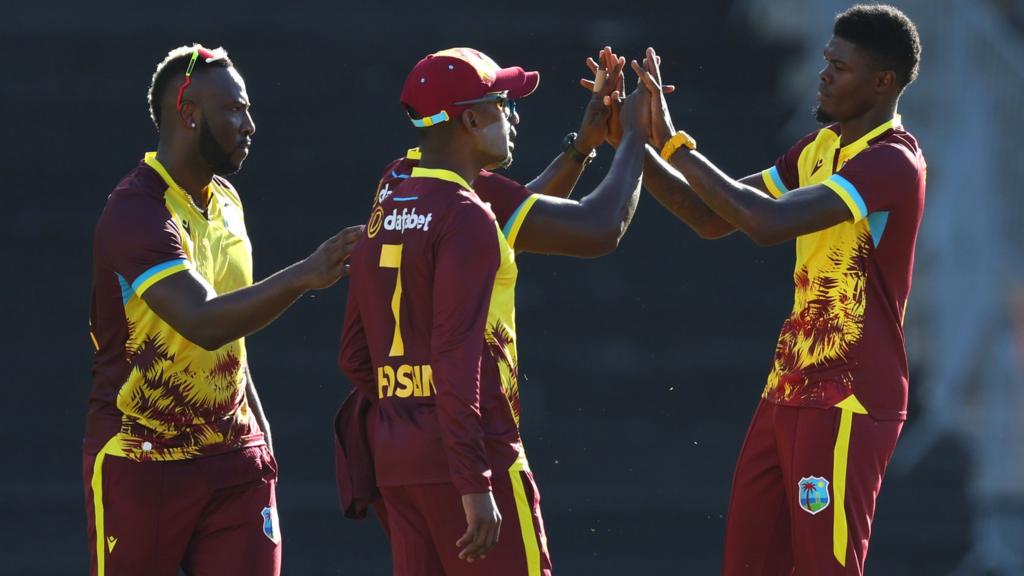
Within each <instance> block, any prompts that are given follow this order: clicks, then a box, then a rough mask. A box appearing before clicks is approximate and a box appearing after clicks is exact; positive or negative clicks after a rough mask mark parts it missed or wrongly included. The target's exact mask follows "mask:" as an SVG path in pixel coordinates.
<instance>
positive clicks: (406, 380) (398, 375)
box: [377, 364, 437, 398]
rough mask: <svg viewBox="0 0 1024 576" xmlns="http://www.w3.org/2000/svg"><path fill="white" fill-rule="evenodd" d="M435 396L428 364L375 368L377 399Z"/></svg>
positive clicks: (432, 375)
mask: <svg viewBox="0 0 1024 576" xmlns="http://www.w3.org/2000/svg"><path fill="white" fill-rule="evenodd" d="M436 394H437V389H436V388H434V372H433V370H431V368H430V365H429V364H423V365H420V366H410V365H409V364H402V365H401V366H398V367H397V368H392V367H391V366H379V367H378V368H377V397H378V398H391V397H392V396H397V397H399V398H409V397H426V396H433V395H436Z"/></svg>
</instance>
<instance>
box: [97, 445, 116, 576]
mask: <svg viewBox="0 0 1024 576" xmlns="http://www.w3.org/2000/svg"><path fill="white" fill-rule="evenodd" d="M108 455H109V456H124V451H123V450H122V449H121V435H120V434H117V435H115V436H114V437H113V438H111V439H110V440H108V441H107V443H106V444H105V445H104V446H103V448H102V449H101V450H100V451H99V453H98V454H96V459H95V460H94V461H93V463H92V480H91V482H90V486H92V505H93V523H94V524H95V525H96V576H104V574H105V573H106V564H107V551H106V546H104V543H105V542H106V540H107V538H106V534H105V532H104V524H103V461H104V460H105V459H106V457H107V456H108Z"/></svg>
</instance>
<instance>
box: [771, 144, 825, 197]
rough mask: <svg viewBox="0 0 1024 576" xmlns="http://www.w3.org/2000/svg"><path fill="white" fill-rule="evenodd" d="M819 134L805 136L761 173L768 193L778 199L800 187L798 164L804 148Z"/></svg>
mask: <svg viewBox="0 0 1024 576" xmlns="http://www.w3.org/2000/svg"><path fill="white" fill-rule="evenodd" d="M817 135H818V133H817V132H812V133H811V134H808V135H807V136H804V137H803V138H802V139H800V140H799V141H798V142H797V143H796V144H794V145H793V146H791V147H790V149H789V150H787V151H786V153H785V154H783V155H782V156H779V158H778V159H777V160H775V165H774V166H772V167H771V168H768V169H767V170H763V171H761V180H763V181H764V185H765V188H767V190H768V193H769V194H771V195H772V196H774V197H775V198H778V197H779V196H782V195H783V194H785V193H786V192H789V191H790V190H793V189H795V188H799V187H800V172H799V171H798V169H797V162H798V161H799V160H800V154H801V153H803V151H804V148H806V147H807V145H808V144H810V143H811V142H813V141H814V139H815V138H816V137H817Z"/></svg>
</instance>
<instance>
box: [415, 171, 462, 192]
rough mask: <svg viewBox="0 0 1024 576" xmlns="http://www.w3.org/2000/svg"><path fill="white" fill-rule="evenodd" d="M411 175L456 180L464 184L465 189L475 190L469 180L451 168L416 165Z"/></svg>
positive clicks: (459, 183) (456, 182)
mask: <svg viewBox="0 0 1024 576" xmlns="http://www.w3.org/2000/svg"><path fill="white" fill-rule="evenodd" d="M410 176H411V177H413V178H437V179H438V180H445V181H448V182H454V183H455V184H458V185H459V186H462V189H463V190H468V191H470V192H472V191H473V187H472V186H470V185H469V182H466V180H465V179H463V177H462V176H459V175H458V174H456V173H455V172H452V171H451V170H445V169H443V168H421V167H419V166H416V167H414V168H413V169H412V174H411V175H410Z"/></svg>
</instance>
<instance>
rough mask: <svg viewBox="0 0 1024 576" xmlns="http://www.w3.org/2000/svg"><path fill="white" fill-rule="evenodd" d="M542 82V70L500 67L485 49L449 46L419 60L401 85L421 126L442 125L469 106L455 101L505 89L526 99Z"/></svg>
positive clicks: (406, 103)
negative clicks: (533, 70) (482, 50)
mask: <svg viewBox="0 0 1024 576" xmlns="http://www.w3.org/2000/svg"><path fill="white" fill-rule="evenodd" d="M539 83H540V73H539V72H532V71H531V72H527V71H526V70H523V69H522V68H520V67H519V66H513V67H511V68H501V67H499V66H498V65H497V64H496V63H495V62H494V60H491V59H490V58H489V57H488V56H487V55H486V54H484V53H483V52H480V51H477V50H474V49H472V48H449V49H448V50H441V51H440V52H435V53H433V54H430V55H428V56H427V57H426V58H424V59H422V60H420V61H419V62H417V63H416V66H414V67H413V69H412V72H410V73H409V76H408V77H407V78H406V79H405V85H404V86H402V99H401V101H402V105H404V106H405V107H406V108H411V109H412V110H415V111H416V113H417V114H419V115H420V116H421V118H414V119H412V123H413V125H414V126H418V127H421V128H422V127H426V126H433V125H434V124H440V123H441V122H444V121H445V120H448V119H449V118H452V117H454V116H456V115H458V114H460V113H461V112H462V111H463V110H465V109H466V108H469V106H468V105H461V106H460V105H457V104H455V103H456V102H464V101H466V100H475V99H477V98H481V97H483V96H485V95H487V94H492V93H495V92H505V91H507V92H508V97H509V98H510V99H512V100H515V99H517V98H524V97H526V96H529V95H530V94H532V93H533V91H534V90H536V89H537V84H539Z"/></svg>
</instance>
